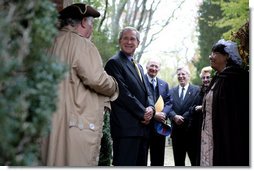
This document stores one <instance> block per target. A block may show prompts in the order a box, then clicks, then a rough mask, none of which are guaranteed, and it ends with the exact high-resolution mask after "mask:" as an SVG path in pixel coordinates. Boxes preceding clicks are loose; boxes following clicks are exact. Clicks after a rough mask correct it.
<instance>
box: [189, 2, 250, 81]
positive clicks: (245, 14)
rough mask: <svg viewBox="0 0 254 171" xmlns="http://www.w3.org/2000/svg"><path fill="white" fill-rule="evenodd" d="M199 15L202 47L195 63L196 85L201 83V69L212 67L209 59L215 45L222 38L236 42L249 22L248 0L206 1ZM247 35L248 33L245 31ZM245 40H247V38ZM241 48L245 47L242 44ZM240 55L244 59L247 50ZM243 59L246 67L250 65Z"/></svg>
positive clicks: (200, 44) (200, 45)
mask: <svg viewBox="0 0 254 171" xmlns="http://www.w3.org/2000/svg"><path fill="white" fill-rule="evenodd" d="M199 15H200V16H199V20H198V25H199V33H200V35H199V42H198V44H199V47H200V49H199V50H200V57H199V58H198V59H196V61H194V65H195V67H196V68H197V71H198V72H197V73H196V74H197V78H196V79H195V80H194V83H195V84H200V82H201V81H200V78H199V77H198V75H199V72H200V71H201V69H202V68H203V67H204V66H208V65H210V62H209V58H208V57H209V54H210V53H211V48H212V46H213V44H214V43H216V42H217V41H218V40H219V39H222V38H224V39H226V40H234V39H235V36H234V35H235V33H236V32H239V30H241V27H242V26H243V25H244V24H245V23H246V22H248V21H249V9H248V0H233V1H228V0H224V1H221V0H204V1H203V4H202V5H201V6H200V10H199ZM245 30H246V29H245ZM245 33H247V32H246V31H245ZM247 34H248V33H247ZM248 36H249V35H247V37H248ZM238 37H239V36H238ZM245 40H247V39H246V38H245ZM234 41H235V40H234ZM238 43H240V42H238ZM245 44H246V43H245ZM239 46H240V47H241V46H243V45H242V42H241V44H239ZM244 46H245V45H244ZM240 53H241V56H242V57H243V55H242V54H246V53H248V52H246V50H245V52H244V53H243V52H242V51H240ZM243 58H244V62H245V65H248V64H246V60H247V58H248V57H243Z"/></svg>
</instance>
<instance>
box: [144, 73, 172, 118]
mask: <svg viewBox="0 0 254 171" xmlns="http://www.w3.org/2000/svg"><path fill="white" fill-rule="evenodd" d="M156 78H157V88H158V96H157V97H156V100H155V102H154V103H156V101H157V99H158V98H159V96H160V95H161V97H162V99H163V101H164V108H163V110H162V112H164V113H166V115H167V116H169V112H170V110H171V109H172V104H171V101H170V95H169V86H168V83H167V82H165V81H163V80H162V79H160V78H158V77H156ZM145 81H146V84H147V85H148V86H149V90H150V92H151V93H152V91H153V90H152V87H151V85H150V84H151V83H150V82H149V80H148V77H147V74H145ZM156 90H157V89H156Z"/></svg>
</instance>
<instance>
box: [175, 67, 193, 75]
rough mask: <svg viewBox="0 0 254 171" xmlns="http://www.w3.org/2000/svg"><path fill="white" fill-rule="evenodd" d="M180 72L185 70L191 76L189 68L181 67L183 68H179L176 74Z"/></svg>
mask: <svg viewBox="0 0 254 171" xmlns="http://www.w3.org/2000/svg"><path fill="white" fill-rule="evenodd" d="M180 70H183V71H185V72H186V73H187V74H188V75H190V70H189V68H188V67H187V66H181V67H178V68H177V70H176V73H177V72H178V71H180Z"/></svg>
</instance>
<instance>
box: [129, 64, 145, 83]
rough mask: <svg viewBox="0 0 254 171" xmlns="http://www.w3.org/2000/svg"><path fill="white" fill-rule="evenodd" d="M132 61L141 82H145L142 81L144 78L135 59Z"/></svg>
mask: <svg viewBox="0 0 254 171" xmlns="http://www.w3.org/2000/svg"><path fill="white" fill-rule="evenodd" d="M131 61H132V63H133V64H134V66H135V69H136V71H137V72H138V76H139V78H140V80H141V81H143V80H142V76H141V72H140V70H139V68H138V63H137V61H135V60H134V59H131Z"/></svg>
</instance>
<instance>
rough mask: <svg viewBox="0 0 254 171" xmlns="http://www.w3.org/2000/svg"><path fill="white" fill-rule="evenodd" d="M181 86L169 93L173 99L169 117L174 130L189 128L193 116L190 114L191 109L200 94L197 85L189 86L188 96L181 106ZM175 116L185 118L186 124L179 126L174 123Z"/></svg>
mask: <svg viewBox="0 0 254 171" xmlns="http://www.w3.org/2000/svg"><path fill="white" fill-rule="evenodd" d="M178 90H179V85H178V86H176V87H173V88H172V89H170V90H169V93H170V95H171V97H172V104H173V106H172V109H173V110H172V111H171V112H170V114H169V117H170V119H171V121H172V125H173V129H174V128H177V127H182V126H188V123H189V120H190V117H191V114H190V112H189V108H190V107H191V106H193V104H194V99H195V97H196V96H197V95H198V94H199V91H200V89H199V87H198V86H196V85H191V84H190V85H189V87H188V90H187V92H186V95H185V97H184V101H183V103H182V104H181V102H180V98H179V93H178V92H179V91H178ZM175 115H182V116H183V117H184V120H185V123H184V125H182V126H177V125H176V124H175V123H174V121H173V120H172V119H173V117H174V116H175Z"/></svg>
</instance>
